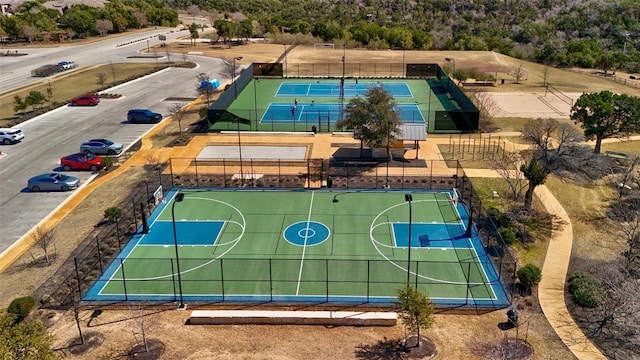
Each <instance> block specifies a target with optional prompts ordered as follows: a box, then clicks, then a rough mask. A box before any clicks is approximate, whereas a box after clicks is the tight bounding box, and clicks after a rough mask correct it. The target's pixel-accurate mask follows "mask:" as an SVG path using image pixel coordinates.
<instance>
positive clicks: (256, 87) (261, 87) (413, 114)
mask: <svg viewBox="0 0 640 360" xmlns="http://www.w3.org/2000/svg"><path fill="white" fill-rule="evenodd" d="M373 86H376V87H383V88H384V89H386V90H387V91H389V92H390V93H391V95H392V96H393V98H394V101H395V102H396V103H397V108H396V110H397V113H398V115H399V118H400V120H402V121H403V122H404V123H418V124H420V123H424V124H426V125H429V122H430V121H432V120H433V119H434V118H435V114H436V112H438V111H444V110H453V109H458V107H457V105H456V104H455V103H454V102H453V101H452V100H451V99H450V98H449V97H448V93H447V92H446V89H445V88H444V87H442V86H441V85H440V83H439V82H437V81H435V82H429V81H428V79H419V80H418V79H361V80H355V79H346V80H345V81H344V84H343V83H341V81H340V79H268V78H259V79H252V80H250V81H249V83H248V84H247V85H246V86H244V87H243V88H242V90H241V91H238V92H237V95H236V96H235V97H234V99H233V101H232V102H231V103H230V104H229V105H228V107H226V111H224V115H223V116H221V118H220V119H218V120H217V121H216V122H214V123H213V124H212V125H211V127H210V130H212V131H218V130H262V131H301V130H303V129H304V131H312V126H315V127H317V129H318V130H319V131H333V130H335V123H336V122H337V121H338V120H339V119H340V118H341V116H342V114H341V111H340V109H341V108H342V107H343V106H346V104H348V103H349V101H350V100H351V99H352V98H353V97H356V96H360V97H362V96H364V94H365V93H366V91H367V90H369V89H370V88H371V87H373ZM296 105H297V106H296ZM292 110H293V111H292ZM238 119H240V121H238ZM429 126H430V125H429Z"/></svg>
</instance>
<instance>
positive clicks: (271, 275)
mask: <svg viewBox="0 0 640 360" xmlns="http://www.w3.org/2000/svg"><path fill="white" fill-rule="evenodd" d="M272 262H273V259H271V258H269V300H270V301H271V302H273V263H272Z"/></svg>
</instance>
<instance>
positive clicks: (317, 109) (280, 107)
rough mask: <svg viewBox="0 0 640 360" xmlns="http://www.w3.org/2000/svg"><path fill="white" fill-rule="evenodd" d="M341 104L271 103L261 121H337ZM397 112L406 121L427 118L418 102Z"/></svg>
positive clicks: (412, 121)
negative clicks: (296, 104)
mask: <svg viewBox="0 0 640 360" xmlns="http://www.w3.org/2000/svg"><path fill="white" fill-rule="evenodd" d="M340 106H341V105H340V104H331V103H322V104H316V103H303V102H298V106H295V104H292V103H271V104H269V107H268V108H267V110H266V111H265V113H264V115H262V118H261V119H260V122H261V123H276V124H290V123H296V122H300V123H308V122H315V121H318V122H322V123H332V124H334V123H336V122H338V120H340V115H341V114H340ZM395 112H396V114H398V117H399V118H400V120H401V121H402V122H404V123H418V124H421V123H422V124H424V123H425V119H424V116H422V113H421V112H420V108H419V107H418V105H416V104H398V105H396V107H395Z"/></svg>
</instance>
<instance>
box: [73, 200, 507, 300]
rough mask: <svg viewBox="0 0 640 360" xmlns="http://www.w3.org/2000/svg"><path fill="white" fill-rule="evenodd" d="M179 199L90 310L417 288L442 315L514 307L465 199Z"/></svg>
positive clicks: (139, 240) (111, 269)
mask: <svg viewBox="0 0 640 360" xmlns="http://www.w3.org/2000/svg"><path fill="white" fill-rule="evenodd" d="M178 190H179V189H172V190H171V191H169V192H168V193H167V194H166V199H167V202H166V203H161V204H159V206H158V207H157V208H156V209H155V210H154V212H153V213H152V214H151V216H150V218H149V219H148V223H149V225H150V231H149V233H148V234H141V233H139V234H137V235H135V236H133V237H132V238H131V240H130V241H129V243H128V244H127V245H126V246H125V247H123V249H122V251H121V253H120V254H119V256H118V257H117V258H116V259H115V260H114V261H113V262H112V263H111V264H110V265H109V266H108V267H106V268H105V269H104V272H103V274H102V275H101V277H100V278H99V280H98V281H97V282H96V283H95V284H94V285H93V286H92V287H91V289H90V290H89V291H88V292H87V293H86V294H85V297H84V298H83V299H84V300H94V301H95V300H97V301H122V300H146V301H177V300H178V299H179V296H180V293H182V295H183V297H184V301H188V302H217V301H228V302H262V301H269V302H274V303H297V302H305V303H307V302H320V303H336V304H337V303H376V304H390V303H392V302H393V301H394V300H395V293H396V290H397V289H398V288H400V287H401V286H403V285H404V284H405V283H406V282H407V279H409V281H410V282H411V284H412V285H414V286H417V288H418V289H419V290H421V291H423V292H425V293H427V294H428V295H429V296H430V297H431V299H432V300H433V301H434V303H436V304H440V305H451V306H459V305H471V306H490V307H502V306H507V305H508V304H509V302H508V298H507V295H506V292H505V289H504V287H503V286H502V284H501V283H500V281H499V278H498V274H497V272H496V269H495V266H494V264H493V262H492V260H491V259H490V258H489V257H488V256H487V254H486V252H485V251H484V247H483V246H482V244H481V241H480V238H479V237H478V234H477V231H476V230H475V227H472V228H471V230H468V229H467V223H468V212H467V209H466V207H465V206H464V204H461V203H458V204H455V203H453V202H452V201H451V197H452V194H453V191H449V192H428V191H417V192H411V194H412V197H413V201H412V202H411V203H408V202H406V201H405V197H404V195H405V194H407V193H409V192H407V191H402V192H400V191H353V192H349V191H279V190H278V191H269V190H259V191H254V190H229V191H227V190H187V189H184V190H180V191H181V192H183V193H184V194H185V196H184V200H183V201H181V202H174V200H173V199H174V197H175V194H176V192H177V191H178ZM410 210H411V211H410ZM172 213H173V214H174V216H172ZM173 220H175V222H174V221H173ZM174 224H175V227H174ZM174 229H175V237H174ZM175 243H177V245H178V246H177V252H178V258H179V260H178V261H177V260H176V246H175V245H174V244H175ZM409 245H410V246H409ZM409 251H410V263H409ZM178 269H179V270H178Z"/></svg>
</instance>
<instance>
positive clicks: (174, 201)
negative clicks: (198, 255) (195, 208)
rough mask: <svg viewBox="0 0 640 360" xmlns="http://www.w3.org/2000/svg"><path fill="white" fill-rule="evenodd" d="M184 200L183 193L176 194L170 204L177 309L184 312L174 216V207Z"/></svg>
mask: <svg viewBox="0 0 640 360" xmlns="http://www.w3.org/2000/svg"><path fill="white" fill-rule="evenodd" d="M182 200H184V193H181V192H178V193H177V194H176V197H175V198H174V199H173V204H171V224H172V225H173V244H174V248H175V250H176V267H177V269H178V289H179V291H180V306H179V307H178V309H180V310H184V309H186V306H185V304H184V299H183V297H182V277H181V275H180V257H179V255H178V234H177V233H176V215H175V207H176V203H179V202H181V201H182Z"/></svg>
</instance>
